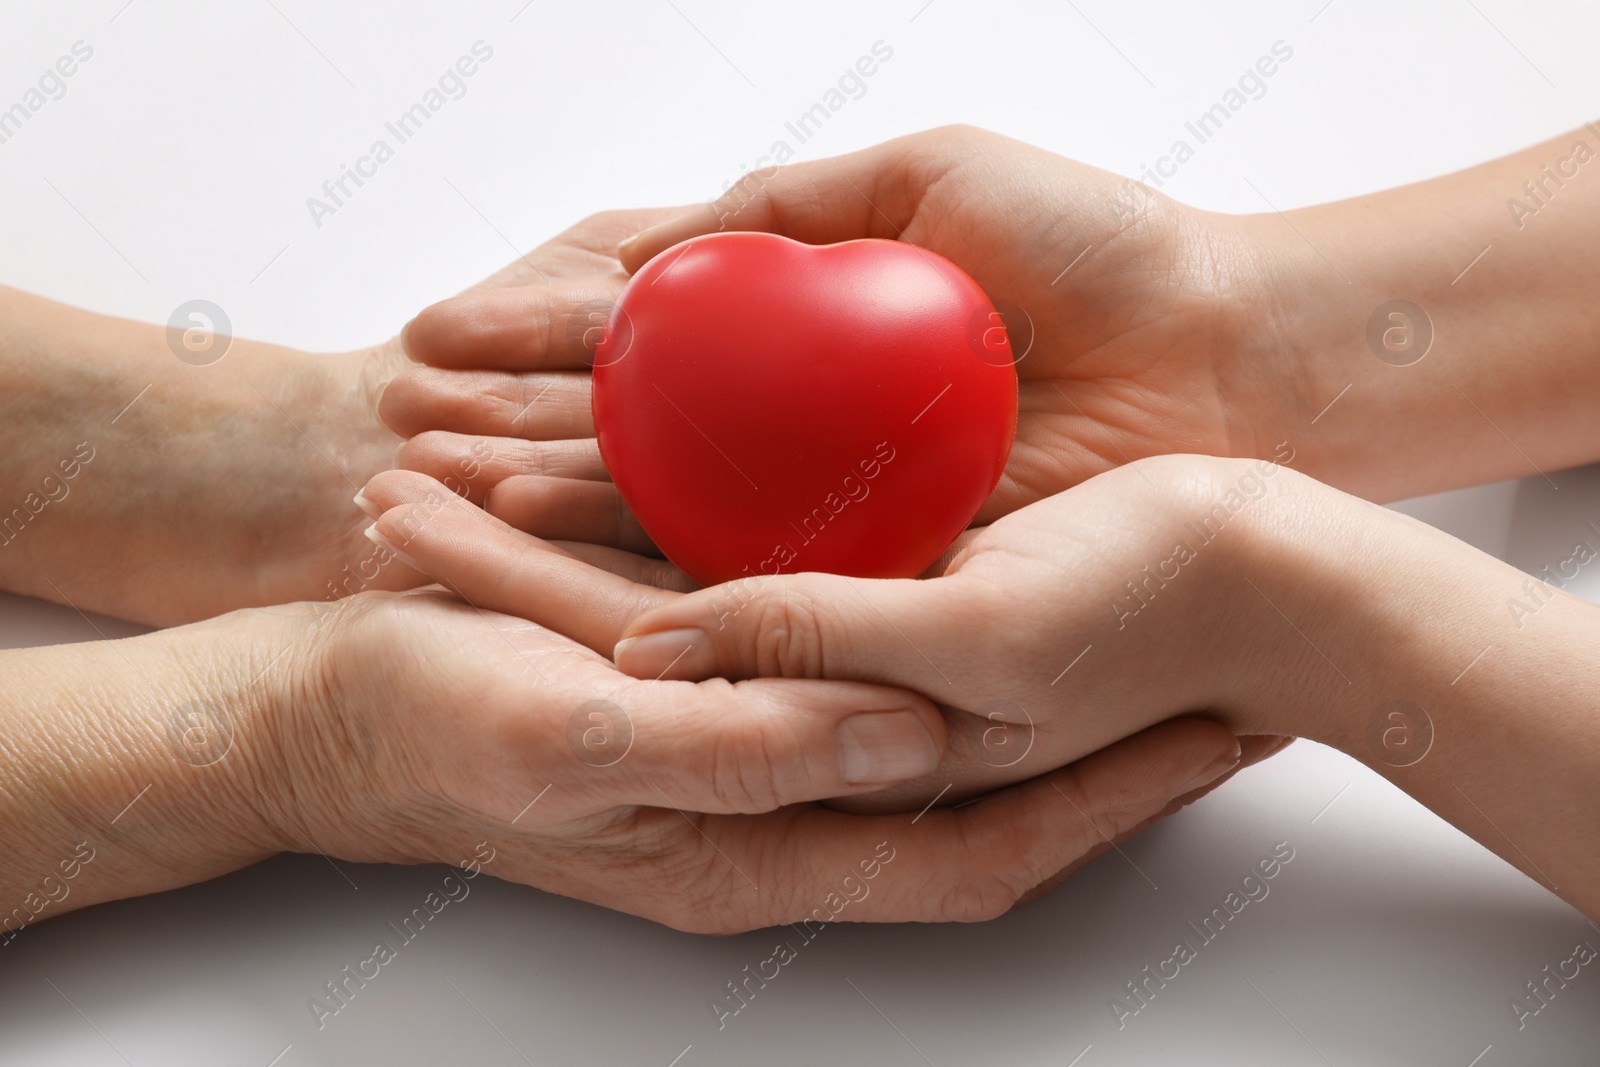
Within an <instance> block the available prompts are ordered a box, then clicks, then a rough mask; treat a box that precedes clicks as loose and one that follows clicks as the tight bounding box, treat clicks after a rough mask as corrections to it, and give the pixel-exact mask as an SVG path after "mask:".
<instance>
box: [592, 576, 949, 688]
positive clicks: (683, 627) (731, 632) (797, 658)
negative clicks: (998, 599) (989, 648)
mask: <svg viewBox="0 0 1600 1067" xmlns="http://www.w3.org/2000/svg"><path fill="white" fill-rule="evenodd" d="M957 584H958V579H957V577H954V576H953V577H951V578H937V579H930V580H927V581H919V580H915V579H869V578H848V577H844V576H842V575H835V574H820V573H806V574H793V575H779V576H775V577H763V578H747V579H740V580H738V581H734V582H728V583H726V584H724V585H719V586H713V587H711V588H709V589H702V590H700V591H699V592H696V593H691V594H689V595H688V596H684V597H680V598H678V599H677V600H674V601H672V602H670V603H667V604H663V605H661V606H660V607H657V608H652V609H651V610H649V611H646V612H644V613H643V614H641V615H639V616H638V617H637V618H636V619H634V621H633V622H632V623H631V624H630V625H629V626H628V628H627V629H626V630H625V631H624V632H623V635H622V640H621V641H619V642H618V643H617V646H616V650H615V652H614V653H613V658H614V659H615V660H616V664H617V667H618V668H619V669H620V670H622V671H623V672H624V673H626V674H630V675H633V676H634V677H636V678H662V677H666V678H675V679H689V680H695V681H698V680H701V679H704V678H710V677H716V676H721V677H725V678H758V677H779V678H834V679H844V680H857V681H871V682H879V683H884V684H889V685H899V686H903V687H906V688H910V689H916V690H920V691H924V692H928V693H930V694H933V695H935V698H937V694H939V693H940V692H948V690H949V687H950V685H951V681H950V679H951V678H952V677H954V676H955V675H956V673H957V671H958V669H959V665H958V664H954V663H951V662H950V660H951V659H952V657H953V650H952V647H951V645H952V642H951V640H950V637H949V636H948V635H947V632H946V631H947V630H948V626H947V625H946V620H947V619H948V618H950V617H952V616H953V614H954V613H953V612H951V611H950V609H949V608H948V607H946V606H945V605H946V604H947V603H953V596H952V594H955V595H959V591H958V590H957V589H956V588H955V586H956V585H957ZM966 643H967V644H968V645H969V646H970V643H971V642H970V639H968V640H966Z"/></svg>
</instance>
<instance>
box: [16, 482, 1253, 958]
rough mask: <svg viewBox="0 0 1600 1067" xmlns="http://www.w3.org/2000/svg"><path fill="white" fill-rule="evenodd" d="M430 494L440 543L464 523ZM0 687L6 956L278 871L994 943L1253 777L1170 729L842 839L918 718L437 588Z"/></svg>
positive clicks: (896, 772) (158, 638)
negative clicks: (118, 915) (230, 880)
mask: <svg viewBox="0 0 1600 1067" xmlns="http://www.w3.org/2000/svg"><path fill="white" fill-rule="evenodd" d="M410 477H413V478H420V477H421V476H420V475H410ZM438 493H439V496H438V497H436V498H435V500H434V501H433V502H432V503H431V504H430V503H429V502H427V501H426V500H425V499H424V501H423V502H422V511H421V512H420V515H421V516H423V517H424V518H426V517H427V516H428V515H429V510H428V509H429V508H430V507H432V506H434V505H436V504H444V505H449V506H450V507H461V508H469V509H470V508H471V505H468V504H466V503H464V502H462V501H460V500H459V499H457V498H456V497H454V496H453V495H452V494H449V493H448V492H446V491H445V490H443V489H442V488H440V489H439V490H438ZM474 510H475V509H474ZM479 514H480V515H481V512H480V513H479ZM435 521H438V522H439V523H440V524H441V529H442V528H443V527H444V526H447V525H448V522H447V521H446V520H445V519H442V518H441V519H436V520H435ZM427 525H429V526H431V525H432V523H427ZM379 551H380V552H383V553H384V554H385V555H387V550H386V549H383V548H382V546H379ZM572 592H573V593H574V594H575V600H574V602H575V603H577V604H579V605H580V606H581V604H582V601H583V590H582V588H581V587H578V586H575V587H572ZM575 610H579V609H575ZM550 621H553V622H561V623H563V624H564V625H567V626H569V627H576V626H577V619H576V618H574V617H563V616H561V615H559V614H558V615H555V616H553V617H551V620H550ZM0 678H3V679H4V681H5V688H6V691H7V693H8V696H9V698H10V699H8V700H7V701H5V702H4V704H3V707H0V726H3V728H4V735H5V737H6V744H5V746H3V750H0V794H3V797H4V801H3V803H0V826H3V829H0V847H3V848H4V850H5V853H6V856H7V863H6V864H5V871H4V872H3V873H0V894H3V896H0V899H5V900H7V901H16V902H20V903H19V910H18V911H16V912H14V913H13V914H12V917H11V919H9V920H5V919H4V916H0V920H3V921H0V941H3V940H5V939H9V937H10V936H20V934H21V931H22V930H24V929H25V928H26V926H27V925H28V924H30V923H31V922H36V921H40V920H42V919H46V918H50V917H52V916H54V915H56V914H59V913H60V912H63V911H67V910H70V909H72V908H76V907H81V906H83V905H87V904H92V903H96V902H98V901H103V900H109V899H115V898H118V897H124V896H132V895H136V894H140V893H146V892H154V891H158V890H162V889H167V888H172V887H176V886H181V885H186V884H189V883H191V882H195V881H200V880H203V879H206V878H211V877H215V876H216V875H219V874H221V873H224V872H226V871H229V870H232V869H235V868H237V867H240V866H244V865H246V864H249V863H252V862H255V861H257V860H260V859H262V858H265V857H267V856H269V855H271V854H273V853H275V852H279V851H296V852H316V853H321V854H323V855H326V856H328V857H332V858H335V859H348V860H355V861H362V862H395V863H421V862H446V863H455V864H466V865H472V866H478V865H481V866H482V868H483V869H484V870H486V871H487V872H488V873H491V874H494V875H496V876H498V877H501V878H506V879H510V880H513V881H518V882H524V883H527V884H529V885H533V886H538V887H540V888H544V889H547V890H550V891H553V892H558V893H562V894H566V895H570V896H575V897H578V898H581V899H584V900H589V901H593V902H596V903H599V904H604V905H606V906H609V907H613V908H618V909H622V910H625V911H629V912H633V913H635V914H639V915H643V916H647V917H649V918H652V919H656V920H659V921H661V922H665V923H669V924H671V925H673V926H676V927H679V928H681V929H686V930H698V931H716V932H731V931H737V930H744V929H750V928H754V927H759V926H764V925H773V924H780V923H785V922H791V921H800V920H805V919H811V920H814V921H818V922H827V921H888V920H915V921H934V920H975V919H982V918H986V917H990V916H993V915H996V914H999V913H1000V912H1002V911H1004V910H1005V909H1007V908H1009V907H1010V906H1011V905H1012V904H1014V903H1015V902H1017V901H1018V900H1019V899H1021V898H1023V897H1024V896H1025V895H1026V894H1027V893H1029V892H1030V891H1033V890H1035V889H1037V888H1038V887H1039V886H1040V885H1041V884H1044V883H1047V882H1048V881H1049V880H1050V879H1051V878H1052V877H1053V876H1055V875H1057V873H1058V872H1059V871H1061V870H1062V869H1063V868H1066V867H1068V866H1070V865H1071V864H1073V863H1075V862H1081V861H1083V860H1084V859H1086V858H1088V857H1092V856H1093V855H1095V854H1097V853H1098V851H1099V850H1100V849H1102V848H1105V847H1108V846H1107V842H1108V841H1109V840H1111V839H1113V838H1116V837H1119V836H1121V835H1123V834H1125V833H1128V832H1131V831H1132V830H1134V829H1136V828H1137V827H1138V826H1139V825H1141V824H1142V823H1144V822H1145V821H1148V820H1149V819H1151V818H1153V817H1155V816H1157V815H1159V814H1161V813H1163V812H1164V811H1166V810H1169V809H1170V808H1172V807H1173V806H1174V798H1176V797H1179V796H1181V794H1183V793H1184V792H1185V791H1186V790H1187V789H1188V788H1190V785H1191V783H1192V782H1195V781H1197V780H1203V779H1204V778H1205V777H1206V776H1208V775H1209V776H1214V775H1215V773H1216V769H1217V768H1226V767H1227V766H1229V765H1231V764H1232V763H1233V762H1234V761H1235V760H1236V759H1237V755H1238V745H1237V743H1236V741H1235V740H1234V738H1233V736H1232V735H1231V734H1230V733H1228V732H1227V731H1226V730H1224V729H1223V728H1221V727H1220V726H1217V725H1215V724H1212V723H1207V722H1201V721H1189V722H1182V723H1176V724H1167V725H1164V726H1162V727H1160V728H1158V729H1156V730H1152V731H1149V732H1148V733H1146V734H1145V735H1143V736H1141V737H1138V738H1135V739H1134V740H1132V741H1130V742H1128V743H1127V744H1125V745H1124V746H1121V747H1120V748H1117V749H1113V750H1111V751H1109V752H1106V753H1103V754H1101V755H1098V756H1096V757H1094V758H1092V759H1089V760H1085V761H1083V762H1082V763H1081V764H1079V765H1077V766H1076V767H1071V768H1067V769H1065V770H1062V771H1060V772H1058V773H1056V774H1053V775H1048V776H1046V777H1044V778H1041V779H1039V780H1038V781H1035V782H1032V783H1029V784H1028V785H1026V786H1022V787H1018V788H1015V789H1012V790H1009V791H1006V792H1003V793H999V794H996V795H995V796H993V797H989V798H986V799H985V800H983V801H981V802H979V803H976V804H973V805H970V806H967V807H964V808H962V809H960V810H958V811H950V810H931V811H928V812H926V813H924V814H922V815H920V816H918V815H917V814H916V813H915V812H912V813H907V814H901V815H893V816H889V815H875V816H869V815H856V814H848V813H845V812H841V811H838V810H834V809H831V808H827V807H824V806H821V805H818V804H815V803H812V801H816V800H820V799H822V798H826V797H836V796H858V795H860V794H862V793H864V792H867V791H872V790H878V789H882V788H885V787H888V786H893V785H894V784H895V783H898V782H903V781H906V780H909V779H914V778H917V777H920V776H924V775H926V774H928V773H929V772H931V771H932V769H933V768H934V767H935V766H936V765H937V763H938V762H939V760H940V759H941V758H942V756H943V755H944V752H945V746H946V740H945V729H944V724H943V721H942V718H941V716H940V715H939V713H938V712H937V711H936V710H935V708H934V707H933V706H932V705H931V704H929V703H928V702H927V701H926V700H924V699H923V698H921V697H918V696H915V695H913V694H911V693H908V692H905V691H902V690H898V689H891V688H885V687H881V686H875V685H869V684H862V683H857V682H822V681H804V680H795V681H790V680H781V679H780V680H754V681H748V682H727V681H722V680H719V679H713V680H709V681H705V682H698V683H697V682H688V681H649V680H636V679H633V678H630V677H628V676H626V675H624V674H621V673H620V672H618V671H617V670H616V668H615V667H614V666H612V664H611V663H610V662H609V661H608V660H607V659H606V657H604V656H602V655H599V654H596V653H595V652H593V651H591V650H589V649H587V648H584V647H582V646H581V645H579V644H578V643H576V642H574V641H572V640H570V639H568V638H566V637H563V636H561V635H560V634H557V633H554V632H552V631H550V630H547V629H545V628H543V627H541V626H539V625H537V624H534V623H531V622H527V621H524V620H523V619H520V618H516V617H513V616H509V615H505V614H500V613H497V612H495V611H492V610H487V609H483V608H481V607H473V606H471V605H470V604H468V603H465V602H463V601H462V600H460V599H458V598H457V597H455V596H452V595H449V594H447V593H445V592H443V591H440V590H437V589H433V590H417V591H413V592H407V593H363V594H360V595H357V596H354V597H351V598H348V599H346V600H343V601H340V602H339V603H338V604H337V605H332V606H329V605H316V604H297V605H290V606H287V607H281V608H261V609H252V610H247V611H240V612H234V613H232V614H229V615H225V616H221V617H219V618H216V619H212V620H208V621H206V622H202V623H196V624H192V625H189V626H184V627H179V628H175V629H171V630H166V631H162V632H159V633H155V634H150V635H148V636H144V637H138V638H133V639H131V640H126V641H116V642H109V641H106V642H94V643H90V644H86V645H78V646H64V647H58V648H44V649H29V650H23V651H17V652H8V653H3V654H0ZM85 678H93V679H95V686H94V688H93V691H92V692H90V691H88V690H86V689H85V686H84V682H83V679H85ZM1064 798H1069V799H1070V803H1069V800H1068V799H1064ZM491 857H492V858H491ZM357 877H359V876H357Z"/></svg>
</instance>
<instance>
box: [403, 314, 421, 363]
mask: <svg viewBox="0 0 1600 1067" xmlns="http://www.w3.org/2000/svg"><path fill="white" fill-rule="evenodd" d="M416 321H417V320H416V319H411V320H409V321H408V322H407V323H406V324H405V325H404V326H402V327H400V351H402V352H404V353H405V354H406V358H407V359H409V360H411V361H412V362H413V363H415V362H416V359H417V357H416V355H415V353H413V352H412V351H411V323H413V322H416Z"/></svg>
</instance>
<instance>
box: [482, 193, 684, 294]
mask: <svg viewBox="0 0 1600 1067" xmlns="http://www.w3.org/2000/svg"><path fill="white" fill-rule="evenodd" d="M684 211H685V208H682V207H646V208H623V209H621V210H616V211H601V212H598V213H597V214H594V215H590V216H588V217H586V218H583V219H580V220H579V221H578V222H576V223H574V224H573V225H572V226H570V227H568V228H567V229H566V230H563V231H562V232H561V233H559V234H557V235H556V236H554V237H552V238H551V239H550V240H548V241H546V242H545V243H544V244H542V245H540V246H539V247H538V248H535V249H534V250H533V251H532V252H529V253H528V254H526V255H522V256H518V257H517V258H516V259H514V260H512V261H511V262H510V263H508V264H506V265H505V266H504V267H502V268H501V269H500V270H498V271H496V272H495V273H493V274H491V275H490V276H489V277H487V278H485V279H484V280H483V281H481V282H479V283H478V284H477V285H474V286H473V287H472V289H473V290H474V291H477V290H483V289H508V288H510V287H512V286H516V285H534V284H540V285H548V284H550V283H551V282H553V281H562V280H564V279H569V278H593V277H603V276H606V275H612V274H615V275H618V276H619V277H620V275H621V271H622V268H621V267H620V266H619V265H618V263H617V242H619V241H621V240H622V239H623V238H625V237H628V236H630V235H631V234H635V233H638V232H639V231H640V230H642V229H644V228H645V227H647V226H654V225H655V224H656V223H658V222H662V221H664V220H666V219H670V218H674V217H676V216H678V215H681V214H683V212H684Z"/></svg>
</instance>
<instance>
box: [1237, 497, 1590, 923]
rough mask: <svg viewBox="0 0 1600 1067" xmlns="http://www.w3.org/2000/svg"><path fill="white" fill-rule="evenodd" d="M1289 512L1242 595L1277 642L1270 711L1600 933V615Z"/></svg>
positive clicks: (1306, 513)
mask: <svg viewBox="0 0 1600 1067" xmlns="http://www.w3.org/2000/svg"><path fill="white" fill-rule="evenodd" d="M1290 500H1291V502H1290V503H1288V505H1287V506H1285V507H1282V508H1278V509H1276V510H1275V512H1274V514H1275V516H1276V522H1275V532H1274V534H1273V535H1272V536H1271V537H1270V538H1269V539H1268V543H1269V544H1270V545H1271V546H1272V547H1271V548H1270V550H1268V551H1267V552H1266V553H1264V555H1263V556H1262V557H1261V558H1260V559H1259V560H1258V563H1259V567H1258V568H1254V573H1253V575H1251V576H1252V580H1254V581H1255V582H1256V583H1257V584H1258V585H1259V586H1260V593H1259V594H1258V593H1257V592H1256V591H1252V590H1250V589H1248V588H1246V589H1244V590H1243V591H1242V593H1241V596H1242V597H1243V598H1244V601H1245V602H1246V603H1248V602H1250V601H1255V602H1256V605H1255V609H1256V611H1257V613H1258V616H1259V617H1258V619H1257V631H1256V632H1257V633H1259V634H1270V635H1273V636H1272V637H1271V639H1270V640H1266V641H1264V642H1263V643H1262V644H1261V645H1260V646H1258V648H1257V649H1256V651H1255V653H1254V655H1255V656H1256V660H1255V662H1254V664H1253V671H1254V673H1255V674H1256V676H1257V677H1267V678H1272V679H1274V682H1273V683H1272V687H1270V688H1272V689H1273V691H1271V692H1263V693H1261V694H1259V696H1258V699H1259V700H1260V702H1261V703H1260V706H1262V707H1271V708H1274V709H1276V710H1275V711H1274V712H1273V714H1274V715H1276V716H1279V717H1281V718H1284V719H1287V720H1289V721H1284V722H1282V723H1281V724H1280V725H1281V726H1282V728H1284V729H1285V731H1286V732H1295V733H1299V734H1301V735H1302V736H1308V737H1311V738H1313V739H1315V740H1319V741H1323V742H1325V743H1327V744H1330V745H1333V746H1335V747H1337V748H1339V749H1342V750H1343V751H1345V752H1347V753H1349V754H1350V755H1352V756H1354V757H1356V758H1357V759H1360V760H1362V761H1363V762H1365V763H1367V764H1368V765H1369V766H1371V767H1372V768H1373V769H1375V770H1377V771H1378V772H1379V773H1381V774H1383V775H1385V776H1386V777H1388V778H1389V779H1390V780H1391V781H1393V782H1394V783H1395V784H1396V785H1398V786H1400V787H1401V788H1402V789H1404V790H1406V791H1407V792H1408V793H1410V794H1411V795H1412V796H1414V797H1416V798H1417V799H1418V800H1419V801H1421V802H1422V803H1423V804H1425V805H1427V806H1428V807H1429V808H1431V809H1432V810H1434V811H1435V812H1437V813H1438V814H1440V815H1441V816H1443V817H1444V818H1446V819H1448V820H1449V821H1450V822H1452V823H1453V824H1455V825H1456V826H1457V827H1459V828H1460V829H1461V830H1462V831H1464V832H1465V833H1467V834H1469V835H1471V836H1472V837H1474V838H1476V839H1477V840H1478V841H1480V842H1481V843H1482V844H1483V845H1484V846H1485V847H1487V848H1489V849H1491V850H1493V851H1494V852H1496V853H1498V854H1499V855H1500V856H1501V857H1502V858H1504V859H1505V860H1506V861H1507V862H1509V863H1511V864H1513V865H1515V866H1517V867H1519V868H1520V869H1522V870H1523V871H1524V872H1525V873H1527V874H1528V875H1529V876H1530V877H1533V878H1535V879H1537V880H1538V881H1540V882H1541V883H1542V884H1544V885H1545V886H1546V887H1548V888H1550V889H1551V890H1552V891H1553V892H1556V893H1558V894H1559V895H1560V896H1562V897H1563V898H1565V899H1566V900H1568V901H1570V902H1571V903H1573V904H1574V905H1576V906H1577V907H1579V908H1581V909H1583V910H1584V911H1586V912H1587V913H1588V914H1590V915H1600V792H1597V791H1596V789H1595V783H1596V782H1597V781H1600V715H1596V714H1595V694H1596V693H1597V692H1600V661H1597V658H1596V656H1595V649H1596V647H1597V645H1600V608H1597V607H1596V606H1594V605H1593V604H1590V603H1588V602H1586V601H1582V600H1579V599H1578V598H1576V597H1573V596H1571V595H1570V594H1567V593H1564V592H1561V591H1560V590H1559V589H1557V588H1555V587H1554V586H1552V585H1549V584H1546V583H1542V582H1538V581H1535V580H1533V579H1531V578H1529V577H1528V576H1527V575H1525V574H1523V573H1522V572H1520V571H1518V570H1516V569H1515V568H1513V567H1510V566H1508V565H1506V564H1503V563H1501V562H1499V561H1498V560H1495V559H1492V558H1491V557H1489V556H1487V555H1484V554H1483V553H1480V552H1478V551H1476V550H1475V549H1472V548H1470V547H1468V546H1466V545H1464V544H1462V543H1460V542H1458V541H1455V540H1454V539H1452V538H1450V537H1448V536H1446V535H1444V534H1442V533H1440V532H1438V531H1436V530H1433V529H1432V528H1430V527H1427V526H1425V525H1423V524H1421V523H1418V522H1415V521H1413V520H1411V519H1408V518H1406V517H1405V516H1401V515H1397V514H1394V513H1392V512H1387V511H1384V510H1382V509H1379V508H1377V507H1376V506H1373V505H1366V504H1364V503H1361V502H1358V501H1354V500H1352V499H1350V498H1348V497H1341V496H1338V495H1337V494H1333V493H1328V492H1326V490H1319V492H1318V493H1316V494H1314V495H1313V494H1298V493H1297V494H1292V495H1291V498H1290ZM1265 576H1270V577H1265ZM1263 598H1270V599H1271V601H1272V605H1271V606H1270V607H1269V606H1267V605H1264V604H1261V603H1260V601H1262V600H1263ZM1280 611H1281V613H1282V614H1281V615H1279V614H1278V612H1280ZM1285 620H1292V621H1293V623H1294V626H1295V627H1298V628H1299V629H1298V632H1297V631H1296V630H1295V629H1294V628H1292V627H1291V626H1290V625H1289V624H1288V623H1287V622H1286V621H1285Z"/></svg>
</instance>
